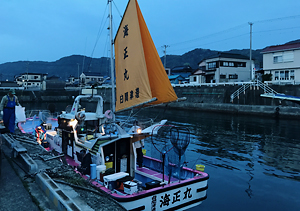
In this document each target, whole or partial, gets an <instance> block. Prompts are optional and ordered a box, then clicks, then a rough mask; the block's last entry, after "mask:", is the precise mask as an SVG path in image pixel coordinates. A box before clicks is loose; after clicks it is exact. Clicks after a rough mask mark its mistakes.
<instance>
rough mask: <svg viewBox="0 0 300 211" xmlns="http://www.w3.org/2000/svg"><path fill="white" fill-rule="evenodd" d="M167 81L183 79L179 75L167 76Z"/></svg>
mask: <svg viewBox="0 0 300 211" xmlns="http://www.w3.org/2000/svg"><path fill="white" fill-rule="evenodd" d="M168 77H169V80H174V79H176V78H181V79H184V78H183V77H182V76H181V75H169V76H168Z"/></svg>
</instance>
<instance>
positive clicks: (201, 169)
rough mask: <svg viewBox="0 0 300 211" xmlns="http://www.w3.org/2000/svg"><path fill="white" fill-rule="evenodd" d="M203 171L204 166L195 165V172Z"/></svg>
mask: <svg viewBox="0 0 300 211" xmlns="http://www.w3.org/2000/svg"><path fill="white" fill-rule="evenodd" d="M204 169H205V166H204V165H200V164H197V165H196V170H198V171H202V172H204Z"/></svg>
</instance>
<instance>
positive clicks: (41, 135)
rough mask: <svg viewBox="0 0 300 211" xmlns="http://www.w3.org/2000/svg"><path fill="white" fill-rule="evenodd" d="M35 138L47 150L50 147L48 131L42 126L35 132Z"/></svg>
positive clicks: (37, 127)
mask: <svg viewBox="0 0 300 211" xmlns="http://www.w3.org/2000/svg"><path fill="white" fill-rule="evenodd" d="M34 136H35V138H36V141H37V142H38V143H39V144H40V145H42V146H43V147H45V148H47V147H48V142H47V140H46V130H45V129H44V128H43V127H42V126H41V125H38V126H36V128H35V130H34Z"/></svg>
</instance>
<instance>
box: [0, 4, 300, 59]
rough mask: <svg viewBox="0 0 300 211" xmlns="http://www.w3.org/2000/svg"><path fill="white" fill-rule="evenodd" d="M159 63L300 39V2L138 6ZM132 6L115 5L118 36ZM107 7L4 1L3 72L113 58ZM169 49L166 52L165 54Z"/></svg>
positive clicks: (0, 19) (0, 20)
mask: <svg viewBox="0 0 300 211" xmlns="http://www.w3.org/2000/svg"><path fill="white" fill-rule="evenodd" d="M138 3H139V6H140V8H141V11H142V14H143V16H144V19H145V21H146V24H147V26H148V29H149V31H150V34H151V36H152V39H153V41H154V44H155V46H156V48H157V51H158V53H159V55H160V56H163V55H164V50H166V54H167V55H170V54H172V55H182V54H184V53H187V52H189V51H191V50H193V49H195V48H203V49H211V50H218V51H226V50H231V49H249V48H250V24H249V23H253V25H252V49H254V50H256V49H262V48H265V47H267V46H270V45H280V44H284V43H286V42H289V41H292V40H296V39H300V13H299V8H300V1H299V0H286V1H282V0H280V1H279V0H252V1H245V0H244V1H241V0H227V1H224V0H209V1H207V0H138ZM126 5H127V1H126V0H113V4H112V11H113V31H114V33H115V32H116V31H117V28H118V25H119V23H120V21H121V16H122V15H123V13H124V11H125V8H126ZM108 9H109V7H108V4H107V0H26V1H24V0H2V1H1V3H0V26H1V27H0V51H1V54H0V64H2V63H6V62H15V61H48V62H52V61H56V60H59V59H60V58H62V57H65V56H71V55H86V56H89V57H93V58H100V57H103V56H105V57H109V55H110V52H109V49H110V48H109V31H108V30H107V28H108V24H109V22H108ZM164 46H166V48H164Z"/></svg>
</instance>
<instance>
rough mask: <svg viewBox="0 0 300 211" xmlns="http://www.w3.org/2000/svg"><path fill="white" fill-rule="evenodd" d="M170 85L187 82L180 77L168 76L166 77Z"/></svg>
mask: <svg viewBox="0 0 300 211" xmlns="http://www.w3.org/2000/svg"><path fill="white" fill-rule="evenodd" d="M168 77H169V80H170V82H171V84H182V83H183V82H185V81H187V80H186V79H185V78H184V77H182V76H181V75H170V76H168Z"/></svg>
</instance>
